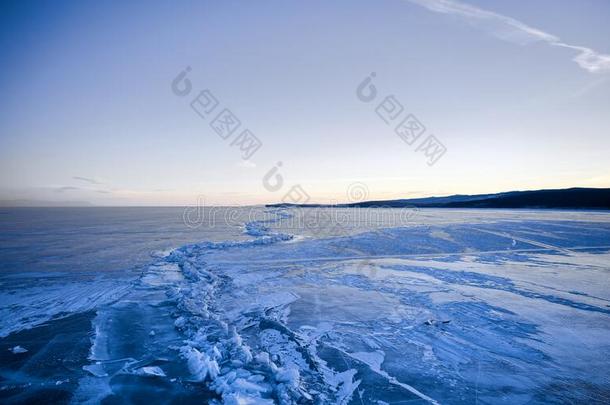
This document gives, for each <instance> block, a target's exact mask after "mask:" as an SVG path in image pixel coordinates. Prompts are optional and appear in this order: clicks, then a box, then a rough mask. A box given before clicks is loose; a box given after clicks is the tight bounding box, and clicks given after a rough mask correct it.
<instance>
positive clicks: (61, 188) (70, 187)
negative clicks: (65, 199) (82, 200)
mask: <svg viewBox="0 0 610 405" xmlns="http://www.w3.org/2000/svg"><path fill="white" fill-rule="evenodd" d="M75 190H80V187H73V186H63V187H57V188H56V189H55V192H57V193H64V192H66V191H75Z"/></svg>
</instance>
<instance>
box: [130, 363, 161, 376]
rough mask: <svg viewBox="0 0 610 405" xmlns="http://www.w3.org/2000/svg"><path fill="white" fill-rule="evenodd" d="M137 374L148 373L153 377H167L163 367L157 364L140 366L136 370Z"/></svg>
mask: <svg viewBox="0 0 610 405" xmlns="http://www.w3.org/2000/svg"><path fill="white" fill-rule="evenodd" d="M136 374H139V375H148V376H152V377H165V372H164V371H163V370H162V369H161V367H157V366H147V367H142V368H139V369H138V370H137V371H136Z"/></svg>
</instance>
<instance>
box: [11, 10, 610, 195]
mask: <svg viewBox="0 0 610 405" xmlns="http://www.w3.org/2000/svg"><path fill="white" fill-rule="evenodd" d="M0 7H1V8H2V10H1V12H0V48H1V51H0V85H1V88H2V89H3V90H4V95H3V97H2V98H0V165H1V170H0V200H15V199H26V200H42V201H82V202H85V201H86V202H89V203H92V204H97V205H181V204H193V203H195V201H196V199H197V196H205V199H206V203H207V204H252V203H264V202H275V201H279V200H281V199H282V198H283V197H284V196H285V194H286V193H287V192H288V191H289V190H290V189H291V187H293V186H295V185H300V186H301V187H302V189H303V190H305V191H306V192H307V194H308V195H310V197H311V201H320V202H329V201H346V200H347V198H348V197H347V194H346V192H347V191H348V190H350V187H351V186H352V185H353V184H354V183H359V184H360V183H361V185H360V187H362V188H364V189H365V191H366V195H367V197H368V198H369V199H381V198H403V197H418V196H428V195H447V194H453V193H486V192H497V191H506V190H513V189H538V188H560V187H571V186H585V187H610V163H609V162H610V159H608V156H610V153H609V152H610V136H609V134H610V56H608V55H610V43H609V40H608V39H609V38H610V3H609V2H607V1H604V0H595V1H593V0H584V1H547V0H539V1H535V2H526V1H520V2H515V1H493V2H489V1H488V2H483V1H470V2H456V1H449V0H447V1H444V0H413V1H408V0H396V1H395V0H384V1H333V2H326V1H308V2H286V1H266V2H252V1H243V2H242V1H239V2H238V1H229V2H201V1H200V2H180V3H178V4H172V3H171V2H135V1H128V2H118V1H117V2H99V3H96V2H93V1H83V2H59V1H58V2H27V1H26V2H3V3H2V5H1V6H0ZM187 66H189V67H190V68H191V71H190V73H189V74H188V76H187V77H188V79H189V80H190V82H191V84H192V91H191V93H190V94H189V95H187V96H185V97H179V96H176V95H175V94H174V93H173V92H172V86H171V84H172V81H173V80H174V78H175V77H176V76H177V75H178V74H179V73H180V72H181V71H182V70H183V69H185V68H186V67H187ZM371 72H375V74H376V76H375V78H374V80H373V84H374V86H375V88H376V89H377V90H378V97H377V98H376V99H375V100H374V101H373V102H370V103H365V102H362V101H361V100H359V99H358V97H357V96H356V88H357V87H358V85H359V84H360V83H361V82H362V81H363V80H364V79H365V78H366V77H367V76H368V75H369V74H370V73H371ZM204 89H209V90H210V91H211V92H212V94H213V95H214V96H215V97H216V98H217V99H218V101H219V106H218V109H219V110H215V111H214V114H216V113H217V112H219V111H220V109H221V108H229V109H230V110H231V111H232V112H233V113H234V114H235V116H237V117H238V119H239V120H240V121H241V127H240V128H239V129H238V130H237V132H236V133H235V134H234V135H232V136H233V137H232V138H230V139H228V140H223V139H222V138H221V137H220V136H219V135H218V134H216V133H215V132H214V131H213V130H212V129H211V127H210V121H211V120H212V119H213V116H211V117H206V119H203V118H201V117H200V116H198V115H197V114H196V113H195V112H194V111H193V110H192V109H191V107H190V105H189V104H190V102H191V101H192V99H193V98H194V97H196V96H197V94H198V93H199V91H201V90H204ZM388 95H393V96H394V97H395V99H396V100H398V101H399V102H400V103H401V104H402V105H403V106H404V112H403V115H406V114H408V113H411V114H414V115H415V116H416V117H417V118H418V119H419V121H420V122H421V123H423V125H424V126H425V127H426V132H425V133H424V135H422V137H421V138H420V139H419V140H418V142H416V143H414V144H413V145H408V144H407V143H405V142H404V141H403V140H402V139H401V138H400V137H399V136H397V135H396V134H395V133H394V126H395V125H394V124H395V122H394V123H393V124H392V125H388V124H386V123H385V122H384V121H383V120H382V119H381V118H380V117H379V116H378V115H377V114H376V112H375V109H376V107H377V105H378V104H379V103H380V102H381V101H382V100H383V98H384V97H386V96H388ZM403 115H401V116H400V117H402V116H403ZM245 128H247V129H249V130H251V131H252V133H254V134H255V135H256V136H257V138H258V139H260V141H261V143H262V146H261V148H260V149H258V150H257V151H256V153H255V154H254V155H253V156H252V157H251V158H250V159H249V160H243V159H242V153H241V152H240V150H239V148H237V147H236V146H235V145H231V142H232V141H233V140H234V137H235V136H237V134H238V133H239V132H240V131H241V130H242V129H245ZM428 135H434V136H435V137H436V139H437V140H438V141H440V142H441V143H442V144H443V145H444V147H445V148H446V152H445V153H444V154H443V155H442V156H441V157H440V159H438V161H436V162H435V163H434V164H433V165H432V166H430V165H429V164H428V163H429V159H428V157H427V156H426V155H425V154H424V153H423V152H422V151H421V150H420V151H418V150H417V146H418V144H419V142H422V141H423V140H424V139H425V138H426V137H427V136H428ZM280 161H281V162H282V166H281V168H280V170H279V172H278V173H280V175H281V176H282V179H283V185H282V187H280V188H279V189H278V190H276V191H270V190H269V189H268V187H265V186H264V184H263V181H262V179H263V177H264V176H265V174H266V173H268V172H269V170H271V169H272V168H273V167H274V166H275V165H276V163H277V162H280Z"/></svg>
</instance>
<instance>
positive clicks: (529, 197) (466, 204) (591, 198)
mask: <svg viewBox="0 0 610 405" xmlns="http://www.w3.org/2000/svg"><path fill="white" fill-rule="evenodd" d="M267 206H268V207H286V206H301V207H363V208H364V207H371V208H372V207H378V208H382V207H383V208H403V207H421V208H555V209H603V210H607V209H610V188H568V189H560V190H534V191H509V192H505V193H497V194H478V195H460V194H456V195H452V196H448V197H426V198H411V199H401V200H386V201H363V202H357V203H350V204H337V205H324V204H303V205H299V204H281V203H280V204H269V205H267Z"/></svg>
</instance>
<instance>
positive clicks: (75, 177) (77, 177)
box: [72, 176, 104, 185]
mask: <svg viewBox="0 0 610 405" xmlns="http://www.w3.org/2000/svg"><path fill="white" fill-rule="evenodd" d="M72 178H73V179H74V180H80V181H84V182H86V183H89V184H98V185H99V184H104V183H103V182H101V181H100V180H97V179H93V178H90V177H82V176H74V177H72Z"/></svg>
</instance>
